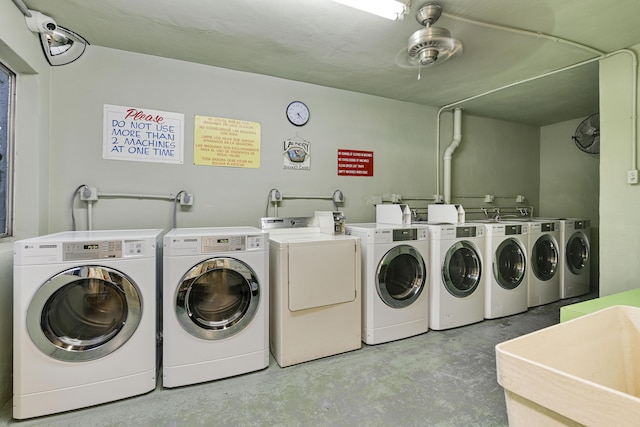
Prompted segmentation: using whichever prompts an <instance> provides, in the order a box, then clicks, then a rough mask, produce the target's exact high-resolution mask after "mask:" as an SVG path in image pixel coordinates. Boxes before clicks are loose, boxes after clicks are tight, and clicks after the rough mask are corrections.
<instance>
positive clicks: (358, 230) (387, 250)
mask: <svg viewBox="0 0 640 427" xmlns="http://www.w3.org/2000/svg"><path fill="white" fill-rule="evenodd" d="M346 233H347V234H349V235H351V236H357V237H360V239H361V246H362V341H364V342H365V343H366V344H380V343H384V342H389V341H394V340H398V339H401V338H407V337H410V336H414V335H418V334H421V333H424V332H427V331H428V330H429V281H428V270H427V267H428V262H429V229H428V227H426V226H418V225H413V226H402V225H390V224H380V223H364V224H347V225H346Z"/></svg>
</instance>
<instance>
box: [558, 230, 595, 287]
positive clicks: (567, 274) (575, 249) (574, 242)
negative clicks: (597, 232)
mask: <svg viewBox="0 0 640 427" xmlns="http://www.w3.org/2000/svg"><path fill="white" fill-rule="evenodd" d="M590 225H591V224H590V221H589V220H587V219H577V218H564V219H561V220H560V242H561V244H560V258H561V259H562V260H563V261H564V262H563V263H562V264H563V265H562V269H561V270H560V298H561V299H564V298H571V297H577V296H579V295H584V294H587V293H589V289H590V279H591V274H590V268H591V245H590V238H591V228H590Z"/></svg>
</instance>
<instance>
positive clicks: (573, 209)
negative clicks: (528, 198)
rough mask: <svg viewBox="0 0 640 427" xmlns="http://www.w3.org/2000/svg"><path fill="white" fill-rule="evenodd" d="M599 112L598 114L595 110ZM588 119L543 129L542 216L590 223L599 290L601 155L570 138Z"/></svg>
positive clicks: (594, 279) (594, 285)
mask: <svg viewBox="0 0 640 427" xmlns="http://www.w3.org/2000/svg"><path fill="white" fill-rule="evenodd" d="M594 113H596V111H594ZM584 119H585V117H580V118H577V119H574V120H568V121H565V122H561V123H556V124H553V125H550V126H544V127H542V128H541V129H540V159H541V160H540V212H539V214H540V216H545V217H569V218H585V219H589V220H590V221H591V238H590V244H591V254H590V256H591V271H590V277H591V289H592V290H594V291H595V290H597V289H598V264H599V250H598V249H599V234H600V227H599V225H600V213H599V202H600V156H599V155H597V154H588V153H585V152H583V151H580V150H579V149H578V147H576V145H575V143H574V142H573V140H572V139H571V136H572V135H573V134H574V132H575V130H576V128H577V127H578V125H579V124H580V123H581V122H582V120H584Z"/></svg>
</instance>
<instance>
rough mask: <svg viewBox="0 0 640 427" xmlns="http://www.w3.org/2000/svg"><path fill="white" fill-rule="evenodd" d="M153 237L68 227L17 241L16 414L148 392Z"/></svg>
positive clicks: (152, 365)
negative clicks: (62, 230)
mask: <svg viewBox="0 0 640 427" xmlns="http://www.w3.org/2000/svg"><path fill="white" fill-rule="evenodd" d="M161 234H162V230H120V231H106V230H100V231H74V232H62V233H57V234H51V235H47V236H42V237H38V238H33V239H26V240H20V241H17V242H15V244H14V270H13V271H14V292H13V295H14V305H13V310H14V313H13V314H14V317H13V417H14V418H17V419H24V418H31V417H38V416H41V415H48V414H53V413H57V412H63V411H68V410H72V409H79V408H84V407H87V406H92V405H97V404H101V403H105V402H110V401H114V400H118V399H123V398H126V397H130V396H135V395H138V394H143V393H146V392H148V391H151V390H153V389H155V387H156V375H157V354H156V351H157V341H156V332H157V322H156V321H157V317H156V316H157V310H156V297H157V290H158V289H157V286H158V279H159V274H158V273H159V258H158V251H159V248H160V240H159V239H160V236H161Z"/></svg>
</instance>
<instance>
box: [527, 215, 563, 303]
mask: <svg viewBox="0 0 640 427" xmlns="http://www.w3.org/2000/svg"><path fill="white" fill-rule="evenodd" d="M559 241H560V221H559V220H551V219H534V220H531V221H529V244H528V246H527V253H528V254H529V260H530V263H529V264H530V267H531V268H530V269H529V274H528V278H529V292H528V298H527V301H528V302H527V305H528V306H529V307H536V306H539V305H544V304H549V303H551V302H554V301H558V300H559V299H560V272H559V267H560V245H559V243H558V242H559Z"/></svg>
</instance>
